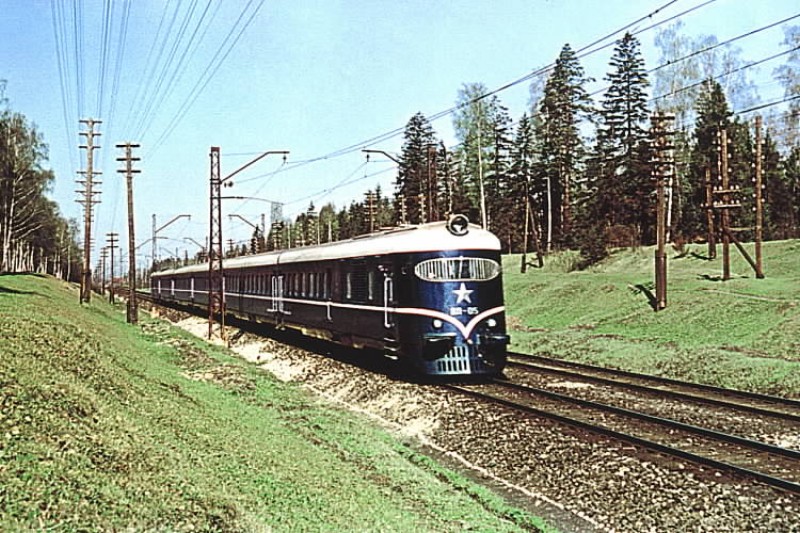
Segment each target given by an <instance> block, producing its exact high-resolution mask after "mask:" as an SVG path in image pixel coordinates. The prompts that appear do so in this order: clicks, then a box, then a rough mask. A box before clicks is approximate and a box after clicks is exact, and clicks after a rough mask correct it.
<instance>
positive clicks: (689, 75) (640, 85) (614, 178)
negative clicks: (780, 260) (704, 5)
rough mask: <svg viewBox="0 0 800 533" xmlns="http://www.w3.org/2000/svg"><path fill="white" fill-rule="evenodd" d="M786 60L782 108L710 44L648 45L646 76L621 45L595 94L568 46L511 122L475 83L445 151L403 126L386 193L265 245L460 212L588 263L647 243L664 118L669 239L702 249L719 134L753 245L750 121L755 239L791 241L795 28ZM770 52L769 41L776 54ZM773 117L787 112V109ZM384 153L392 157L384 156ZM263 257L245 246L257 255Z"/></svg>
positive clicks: (676, 29) (672, 33)
mask: <svg viewBox="0 0 800 533" xmlns="http://www.w3.org/2000/svg"><path fill="white" fill-rule="evenodd" d="M784 36H785V39H784V41H783V42H782V43H780V50H781V53H780V54H778V56H779V58H780V59H782V60H783V62H782V63H781V64H780V65H779V66H778V67H775V68H774V69H773V70H772V72H771V75H772V77H773V78H774V79H775V80H776V81H777V82H779V83H780V84H781V86H782V88H783V90H784V98H783V99H782V100H781V101H779V102H770V103H766V104H764V103H762V102H761V101H760V99H759V95H758V91H757V87H756V86H755V84H754V82H753V81H752V77H751V74H752V71H753V70H754V68H753V67H754V64H753V63H748V62H747V61H745V60H744V59H743V58H742V52H741V50H740V49H737V48H733V47H730V46H720V45H719V43H718V42H717V40H716V38H715V37H713V36H701V37H697V38H689V37H687V36H685V35H683V34H682V33H681V25H680V24H675V25H673V26H671V27H670V28H668V29H665V30H662V31H660V32H659V34H658V35H657V37H656V45H657V47H658V49H659V50H660V52H661V57H660V59H659V63H658V65H657V66H655V67H651V68H649V69H648V67H647V66H646V65H645V62H644V59H643V57H642V53H641V50H640V43H639V41H638V40H637V39H636V37H634V36H631V35H630V34H628V35H625V36H624V37H623V38H621V39H619V40H618V41H617V42H616V44H615V46H614V49H613V52H612V55H611V59H610V61H609V65H608V71H607V74H606V76H605V78H604V80H603V81H604V82H605V83H606V86H605V88H604V89H602V91H598V92H597V93H595V94H589V93H588V92H587V89H586V87H587V86H588V84H589V83H590V82H592V81H594V80H592V79H590V78H589V77H587V76H586V74H585V72H584V69H583V68H582V66H581V64H580V61H579V58H578V57H577V54H576V53H575V51H574V50H573V49H572V48H571V47H570V45H569V44H566V45H564V47H563V48H562V50H561V52H560V54H559V56H558V58H557V59H556V60H555V62H554V63H553V65H551V66H550V67H548V68H545V69H541V75H540V76H538V77H535V78H533V81H532V83H531V87H530V107H529V109H528V110H527V111H526V112H525V113H524V114H523V115H522V116H521V117H519V118H517V119H516V120H514V119H513V118H512V117H511V116H510V114H509V111H508V109H507V108H506V107H505V106H504V105H503V103H502V101H501V99H500V97H499V96H498V95H497V94H493V93H491V92H490V91H488V90H487V88H486V87H485V86H484V85H483V84H481V83H471V84H464V85H463V86H462V87H461V89H460V90H459V93H458V98H457V101H456V110H455V112H454V113H453V128H454V131H455V135H456V138H457V140H458V144H457V146H455V147H451V148H450V149H447V148H446V147H445V146H444V143H443V142H442V141H441V140H440V139H439V138H438V137H437V134H436V132H435V131H434V129H433V127H432V125H431V123H430V121H429V120H428V119H427V118H426V117H425V116H424V115H423V114H421V113H417V114H415V115H414V116H412V117H411V119H410V120H409V121H408V123H407V124H406V127H405V132H404V142H403V145H402V152H401V153H400V154H399V155H397V156H390V157H392V159H395V160H396V161H397V163H398V174H397V180H396V188H395V191H393V192H392V193H388V194H387V193H385V192H384V191H381V190H379V189H376V190H373V191H370V192H369V193H368V194H367V195H365V197H364V199H363V200H362V199H359V200H357V201H353V202H352V203H351V204H350V205H349V206H347V207H345V208H343V209H340V210H338V211H337V210H336V209H335V208H334V206H333V205H331V204H328V205H325V206H323V207H322V209H320V210H319V211H317V210H316V209H315V208H314V206H313V204H312V205H310V206H309V209H308V212H307V213H304V214H302V215H300V216H299V217H297V218H296V219H295V220H294V221H293V222H291V223H286V224H283V225H282V227H280V228H276V227H273V231H271V232H270V235H269V236H268V237H267V238H266V239H265V240H264V242H263V246H265V247H268V248H273V247H285V246H297V245H302V244H308V243H315V242H326V241H328V240H335V239H343V238H348V237H352V236H354V235H357V234H360V233H364V232H367V231H370V228H371V227H372V228H375V227H382V226H389V225H396V224H402V223H408V224H416V223H422V222H429V221H435V220H441V219H444V218H445V217H446V216H447V215H448V214H451V213H465V214H468V215H469V216H470V219H471V220H472V222H474V223H476V224H482V225H483V226H485V227H487V228H489V229H490V230H491V231H493V232H494V233H496V234H497V235H498V236H499V237H500V239H501V241H502V243H503V248H504V251H506V252H520V251H522V250H523V248H524V247H527V249H528V250H530V249H531V248H532V247H533V246H534V245H535V244H536V243H538V244H539V246H540V247H541V248H542V249H543V251H545V252H546V251H550V250H553V249H565V248H572V249H580V250H581V251H582V253H583V256H584V258H585V259H586V260H587V261H586V262H587V264H588V263H591V262H593V261H596V260H598V259H601V258H602V257H603V256H604V255H605V254H606V253H607V252H606V251H607V250H608V248H609V247H612V246H630V245H647V244H652V243H654V242H655V221H656V218H655V196H656V194H655V180H654V179H653V174H652V170H653V164H652V159H653V151H652V148H651V146H652V135H651V126H650V122H651V117H652V116H653V115H654V114H655V113H665V114H670V115H674V117H675V118H674V121H673V125H674V135H673V137H672V140H673V143H672V144H673V146H674V160H675V169H674V173H673V178H672V179H671V180H669V182H668V183H667V224H668V235H669V237H670V238H671V239H672V240H673V241H676V242H687V241H696V240H703V239H705V238H706V237H707V221H706V209H705V207H704V205H705V202H706V187H705V179H706V171H707V170H708V172H709V173H710V176H711V179H712V182H713V183H714V184H717V181H718V180H719V178H720V174H721V169H720V167H719V161H720V159H721V157H720V147H719V143H718V136H719V132H720V130H722V129H724V130H726V134H727V138H728V139H729V143H728V147H727V149H728V159H729V167H730V181H731V184H732V185H734V186H738V187H740V188H741V194H740V195H739V199H740V201H741V203H742V208H741V209H739V210H736V211H734V212H733V215H732V216H733V220H734V223H733V225H734V226H736V227H737V228H739V229H740V231H741V233H740V235H739V238H740V239H742V240H747V239H751V238H752V232H750V231H747V228H751V227H752V226H753V225H754V213H753V211H754V209H753V207H754V203H753V196H754V195H753V192H754V190H753V177H754V170H753V169H754V166H755V153H756V147H755V137H754V117H755V116H756V114H761V115H763V118H764V124H765V128H764V133H763V136H762V169H763V174H762V176H763V197H764V202H765V203H764V214H765V222H764V238H766V239H786V238H797V237H800V233H799V232H800V230H799V228H798V224H799V223H800V145H798V130H797V126H798V121H800V100H798V98H800V51H799V50H800V26H793V27H786V28H785V29H784ZM776 45H777V43H776ZM774 104H784V105H782V106H780V107H779V106H778V105H774ZM387 155H389V154H387ZM256 248H260V245H259V246H256V243H255V242H254V243H253V249H256Z"/></svg>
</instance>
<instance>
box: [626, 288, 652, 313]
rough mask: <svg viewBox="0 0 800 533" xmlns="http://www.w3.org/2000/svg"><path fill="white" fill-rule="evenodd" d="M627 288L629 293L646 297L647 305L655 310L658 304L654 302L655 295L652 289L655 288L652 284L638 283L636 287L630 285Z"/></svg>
mask: <svg viewBox="0 0 800 533" xmlns="http://www.w3.org/2000/svg"><path fill="white" fill-rule="evenodd" d="M629 287H630V290H631V292H633V293H636V294H643V295H644V296H646V297H647V303H648V304H649V305H650V307H651V308H653V309H656V306H657V305H658V302H656V295H655V294H653V289H655V286H654V285H653V284H652V283H648V284H644V283H639V284H638V285H630V286H629Z"/></svg>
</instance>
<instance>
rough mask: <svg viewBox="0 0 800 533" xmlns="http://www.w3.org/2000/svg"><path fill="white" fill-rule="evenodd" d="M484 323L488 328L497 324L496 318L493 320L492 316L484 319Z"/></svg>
mask: <svg viewBox="0 0 800 533" xmlns="http://www.w3.org/2000/svg"><path fill="white" fill-rule="evenodd" d="M486 325H487V326H489V327H490V328H493V327H495V326H496V325H497V320H495V319H494V318H490V319H489V320H487V321H486Z"/></svg>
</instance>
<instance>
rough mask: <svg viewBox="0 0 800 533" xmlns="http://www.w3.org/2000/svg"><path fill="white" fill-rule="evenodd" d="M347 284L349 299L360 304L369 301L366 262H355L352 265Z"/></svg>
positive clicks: (347, 276)
mask: <svg viewBox="0 0 800 533" xmlns="http://www.w3.org/2000/svg"><path fill="white" fill-rule="evenodd" d="M345 283H346V293H345V294H346V297H347V298H348V299H350V300H355V301H359V302H364V301H366V300H367V296H368V292H367V291H368V288H367V286H368V283H367V265H366V263H365V262H364V261H355V262H353V263H352V270H349V271H348V272H347V274H346V277H345Z"/></svg>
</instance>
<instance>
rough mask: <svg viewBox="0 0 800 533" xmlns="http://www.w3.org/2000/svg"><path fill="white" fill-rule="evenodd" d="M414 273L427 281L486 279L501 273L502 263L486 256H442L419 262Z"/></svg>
mask: <svg viewBox="0 0 800 533" xmlns="http://www.w3.org/2000/svg"><path fill="white" fill-rule="evenodd" d="M414 273H415V274H416V275H417V277H418V278H420V279H424V280H425V281H486V280H490V279H493V278H496V277H497V276H498V275H499V274H500V265H499V264H498V263H497V261H494V260H492V259H488V258H486V257H440V258H438V259H428V260H427V261H422V262H421V263H419V264H417V266H416V267H415V268H414Z"/></svg>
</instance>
